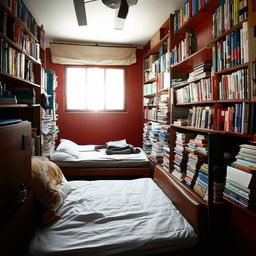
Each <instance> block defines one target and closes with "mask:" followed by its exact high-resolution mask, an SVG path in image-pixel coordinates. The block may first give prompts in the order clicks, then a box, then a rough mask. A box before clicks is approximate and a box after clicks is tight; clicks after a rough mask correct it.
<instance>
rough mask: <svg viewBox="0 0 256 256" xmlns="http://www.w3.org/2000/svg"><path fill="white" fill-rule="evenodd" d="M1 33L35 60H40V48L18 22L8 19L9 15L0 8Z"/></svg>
mask: <svg viewBox="0 0 256 256" xmlns="http://www.w3.org/2000/svg"><path fill="white" fill-rule="evenodd" d="M0 14H1V15H0V17H1V18H0V33H2V34H4V35H5V36H6V37H8V38H9V39H10V40H11V41H13V42H14V43H15V44H16V45H17V46H18V47H19V48H20V49H21V50H23V51H24V52H25V53H26V54H28V55H30V56H31V57H33V58H34V59H36V60H38V61H39V59H40V53H39V52H40V51H39V50H40V46H39V43H38V42H36V40H35V39H34V38H33V37H31V36H30V34H29V33H27V32H26V31H25V30H24V29H23V28H22V27H21V26H20V24H18V23H17V22H15V21H14V20H13V19H9V18H7V13H6V12H5V11H3V10H2V9H1V8H0Z"/></svg>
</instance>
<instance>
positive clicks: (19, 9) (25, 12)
mask: <svg viewBox="0 0 256 256" xmlns="http://www.w3.org/2000/svg"><path fill="white" fill-rule="evenodd" d="M3 2H4V3H5V4H6V6H7V7H8V9H9V10H10V11H11V12H12V14H13V15H14V16H15V17H17V18H18V19H19V20H20V21H21V22H22V23H23V24H24V25H25V26H26V27H27V28H28V29H29V31H30V32H31V33H32V34H33V35H34V36H35V37H36V38H37V36H38V25H37V22H36V20H35V18H34V17H33V15H32V14H31V12H30V11H29V9H28V8H27V6H26V5H25V3H24V1H22V0H3Z"/></svg>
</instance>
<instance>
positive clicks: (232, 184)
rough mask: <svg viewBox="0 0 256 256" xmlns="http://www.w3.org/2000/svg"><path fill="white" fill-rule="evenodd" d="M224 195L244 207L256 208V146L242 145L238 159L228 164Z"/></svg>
mask: <svg viewBox="0 0 256 256" xmlns="http://www.w3.org/2000/svg"><path fill="white" fill-rule="evenodd" d="M223 197H224V198H227V199H229V200H231V201H233V202H235V203H236V204H238V205H240V206H242V207H245V208H248V209H255V208H256V207H255V206H256V146H254V145H249V144H242V145H240V151H239V153H238V154H237V156H236V161H235V162H233V163H232V164H231V166H227V176H226V184H225V189H224V193H223Z"/></svg>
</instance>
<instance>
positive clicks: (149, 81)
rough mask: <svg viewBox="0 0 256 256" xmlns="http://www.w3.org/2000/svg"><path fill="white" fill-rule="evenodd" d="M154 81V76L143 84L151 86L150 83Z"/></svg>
mask: <svg viewBox="0 0 256 256" xmlns="http://www.w3.org/2000/svg"><path fill="white" fill-rule="evenodd" d="M155 81H156V76H155V77H153V78H151V79H149V80H147V81H145V82H144V84H151V83H153V82H155Z"/></svg>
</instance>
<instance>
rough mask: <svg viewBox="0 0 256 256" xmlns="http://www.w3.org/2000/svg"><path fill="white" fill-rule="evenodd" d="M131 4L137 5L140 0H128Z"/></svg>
mask: <svg viewBox="0 0 256 256" xmlns="http://www.w3.org/2000/svg"><path fill="white" fill-rule="evenodd" d="M126 1H127V4H128V5H129V6H132V5H136V4H137V2H138V0H126Z"/></svg>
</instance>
